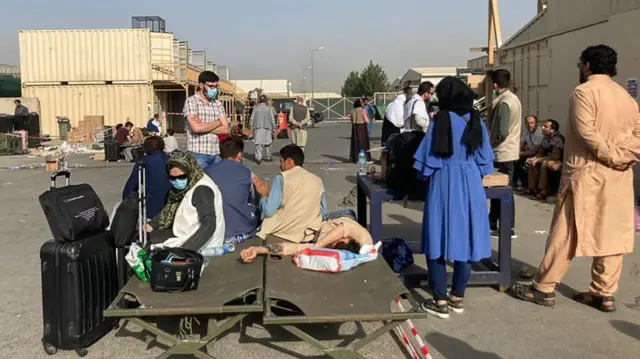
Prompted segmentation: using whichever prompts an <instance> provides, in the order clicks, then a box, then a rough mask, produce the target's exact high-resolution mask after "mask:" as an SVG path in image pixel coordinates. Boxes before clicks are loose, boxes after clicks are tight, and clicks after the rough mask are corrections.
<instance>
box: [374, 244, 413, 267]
mask: <svg viewBox="0 0 640 359" xmlns="http://www.w3.org/2000/svg"><path fill="white" fill-rule="evenodd" d="M380 251H381V252H382V258H384V260H385V261H386V262H387V264H389V267H391V269H393V271H394V272H396V273H400V272H402V271H403V270H404V269H405V268H407V267H409V266H410V265H412V264H413V252H411V248H409V246H408V245H407V243H405V241H404V239H402V238H389V239H383V240H382V247H380Z"/></svg>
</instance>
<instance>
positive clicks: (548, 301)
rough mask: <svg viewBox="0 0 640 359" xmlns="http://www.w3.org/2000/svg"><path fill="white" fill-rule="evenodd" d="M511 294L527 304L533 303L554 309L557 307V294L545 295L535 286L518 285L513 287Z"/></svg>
mask: <svg viewBox="0 0 640 359" xmlns="http://www.w3.org/2000/svg"><path fill="white" fill-rule="evenodd" d="M511 293H513V295H514V296H515V297H516V298H518V299H520V300H523V301H525V302H531V303H535V304H538V305H541V306H543V307H553V306H555V305H556V300H555V298H556V295H555V293H543V292H541V291H539V290H537V289H536V288H534V287H533V285H524V284H516V285H514V286H512V287H511Z"/></svg>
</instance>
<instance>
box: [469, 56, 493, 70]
mask: <svg viewBox="0 0 640 359" xmlns="http://www.w3.org/2000/svg"><path fill="white" fill-rule="evenodd" d="M488 62H489V56H488V55H484V56H480V57H476V58H473V59H471V60H468V61H467V68H468V69H472V70H482V69H484V68H485V67H487V63H488Z"/></svg>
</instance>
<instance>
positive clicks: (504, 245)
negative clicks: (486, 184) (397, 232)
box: [357, 176, 513, 291]
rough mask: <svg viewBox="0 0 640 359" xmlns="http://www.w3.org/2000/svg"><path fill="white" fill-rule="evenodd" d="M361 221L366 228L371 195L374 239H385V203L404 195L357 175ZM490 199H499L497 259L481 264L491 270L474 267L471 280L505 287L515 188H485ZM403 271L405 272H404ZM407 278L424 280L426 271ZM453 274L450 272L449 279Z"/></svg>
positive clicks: (506, 286)
mask: <svg viewBox="0 0 640 359" xmlns="http://www.w3.org/2000/svg"><path fill="white" fill-rule="evenodd" d="M357 186H358V205H357V212H358V222H359V223H360V225H362V226H363V227H365V228H367V198H368V199H369V202H370V204H369V222H370V227H369V231H370V232H371V237H372V238H373V240H374V242H377V241H380V240H381V239H382V203H384V202H386V201H398V200H402V199H403V198H404V197H405V195H404V194H403V193H400V192H398V191H395V190H392V189H390V188H388V187H387V186H386V185H385V184H384V183H381V182H374V181H373V180H371V178H370V177H369V176H358V185H357ZM485 192H486V196H487V199H499V200H500V204H501V205H500V226H499V230H500V232H499V235H498V263H494V262H493V261H491V260H485V261H483V262H482V264H483V265H484V266H485V267H487V269H488V270H483V271H473V272H471V277H470V278H469V284H493V285H498V289H499V290H500V291H504V290H505V289H506V288H508V287H509V286H510V285H511V227H512V224H511V221H512V213H511V212H512V209H511V201H512V200H513V191H512V189H511V187H490V188H485ZM401 275H402V274H401ZM403 276H404V277H405V280H406V281H407V282H414V281H420V280H424V279H426V278H425V275H424V274H406V275H403ZM450 280H451V275H450V276H449V281H450Z"/></svg>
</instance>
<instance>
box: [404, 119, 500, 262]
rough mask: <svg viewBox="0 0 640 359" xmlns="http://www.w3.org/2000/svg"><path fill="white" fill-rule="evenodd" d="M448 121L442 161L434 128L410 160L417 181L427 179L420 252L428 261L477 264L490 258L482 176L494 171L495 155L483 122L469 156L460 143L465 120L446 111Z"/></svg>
mask: <svg viewBox="0 0 640 359" xmlns="http://www.w3.org/2000/svg"><path fill="white" fill-rule="evenodd" d="M450 117H451V138H452V142H453V155H452V156H451V157H449V158H445V159H443V158H440V157H438V156H437V155H435V153H434V151H433V146H432V143H433V139H434V127H435V126H434V124H432V125H431V126H429V130H428V131H427V134H426V136H425V137H424V140H423V141H422V143H421V144H420V147H419V148H418V151H417V152H416V154H415V155H414V159H415V160H416V162H415V164H414V168H415V169H416V170H418V173H419V174H418V175H419V177H421V178H422V179H423V180H427V179H428V178H429V179H430V182H429V184H428V188H427V195H426V198H425V205H424V217H423V219H422V252H423V253H424V254H425V255H426V256H427V258H429V259H438V258H440V257H443V258H444V259H445V260H452V261H463V262H466V261H472V262H476V261H479V260H481V259H484V258H488V257H490V256H491V240H490V231H489V215H488V211H487V200H486V195H485V191H484V187H483V185H482V177H483V176H484V175H486V174H489V173H493V172H494V168H493V160H494V155H493V150H492V149H491V145H490V143H489V136H488V133H487V128H486V126H485V124H484V123H482V132H483V141H482V146H481V147H480V148H478V149H477V150H476V151H474V153H473V154H471V155H469V154H467V148H466V147H465V145H464V144H463V143H462V134H463V132H464V129H465V127H466V125H467V121H468V120H469V115H468V114H467V115H465V116H459V115H457V114H455V113H454V112H450ZM436 121H437V119H436Z"/></svg>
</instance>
